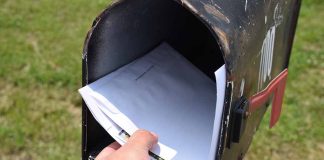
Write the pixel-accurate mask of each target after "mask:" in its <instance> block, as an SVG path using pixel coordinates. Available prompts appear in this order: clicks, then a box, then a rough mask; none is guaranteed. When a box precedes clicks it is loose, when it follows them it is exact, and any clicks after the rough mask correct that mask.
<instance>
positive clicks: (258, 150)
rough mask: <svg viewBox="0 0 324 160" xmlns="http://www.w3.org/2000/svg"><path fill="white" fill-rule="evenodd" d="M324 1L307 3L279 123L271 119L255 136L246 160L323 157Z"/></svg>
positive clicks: (299, 27) (299, 28) (297, 33)
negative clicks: (271, 124)
mask: <svg viewBox="0 0 324 160" xmlns="http://www.w3.org/2000/svg"><path fill="white" fill-rule="evenodd" d="M323 17H324V1H311V0H308V1H304V2H303V6H302V9H301V13H300V19H299V23H298V28H297V32H296V37H295V42H294V48H293V51H292V57H291V60H290V66H289V78H288V84H287V89H286V92H285V99H284V105H283V111H282V115H281V118H280V121H279V122H278V124H277V125H276V126H275V127H274V128H273V129H268V124H269V119H270V118H269V115H270V112H269V111H268V112H267V114H266V117H265V118H264V119H263V122H262V124H261V126H260V128H259V131H258V132H257V133H256V135H255V137H254V140H253V143H252V146H251V147H250V150H249V152H248V154H247V159H251V160H254V159H265V160H268V159H269V160H270V159H271V160H276V159H278V160H279V159H308V160H317V159H322V158H323V157H324V117H323V116H324V108H323V107H324V99H323V98H324V81H323V78H324V21H323Z"/></svg>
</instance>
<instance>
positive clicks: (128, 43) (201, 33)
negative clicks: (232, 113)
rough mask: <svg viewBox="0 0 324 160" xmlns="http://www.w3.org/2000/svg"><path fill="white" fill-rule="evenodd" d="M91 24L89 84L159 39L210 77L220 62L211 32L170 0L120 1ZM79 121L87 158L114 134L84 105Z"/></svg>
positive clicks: (87, 66) (87, 68)
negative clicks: (81, 125)
mask: <svg viewBox="0 0 324 160" xmlns="http://www.w3.org/2000/svg"><path fill="white" fill-rule="evenodd" d="M95 25H96V27H94V30H93V32H92V34H91V37H90V39H89V41H88V44H87V47H86V51H87V60H86V62H84V63H85V65H84V67H86V70H87V73H88V75H87V77H85V78H84V79H88V83H91V82H93V81H95V80H97V79H99V78H101V77H103V76H104V75H106V74H108V73H110V72H112V71H114V70H116V69H118V68H119V67H121V66H123V65H125V64H128V63H130V62H131V61H133V60H135V59H136V58H139V57H141V56H143V55H145V54H146V53H147V52H149V51H150V50H152V49H153V48H155V47H156V46H158V45H159V44H160V43H162V42H167V43H169V44H170V45H171V46H172V47H173V48H174V49H176V50H177V51H178V52H180V53H181V54H182V55H183V56H184V57H186V58H187V59H188V60H189V61H190V62H192V63H193V64H194V65H195V66H196V67H198V68H199V69H200V70H201V71H203V72H204V73H205V74H206V75H208V76H209V77H210V78H211V79H215V77H214V72H215V70H216V69H217V68H218V67H220V66H221V65H222V64H224V62H223V58H222V54H221V51H220V48H219V45H218V43H217V39H216V38H215V36H214V34H213V33H212V32H211V31H210V30H209V28H207V27H206V25H205V24H204V23H203V22H202V21H200V19H199V18H197V17H196V16H195V15H194V14H193V13H191V12H189V11H188V10H187V9H186V8H185V7H183V6H181V5H180V4H179V3H178V2H176V1H174V0H124V1H121V2H119V3H117V4H115V5H114V6H113V7H111V8H110V9H108V10H106V11H105V12H103V13H102V14H101V15H100V16H99V21H98V23H97V24H95ZM84 76H86V75H84ZM215 96H216V95H215ZM83 125H84V127H83V153H84V154H83V158H84V159H86V158H88V156H89V154H94V155H95V154H96V153H97V151H100V150H101V149H102V148H103V147H104V146H106V145H108V144H109V143H111V142H112V141H113V139H112V138H111V137H110V136H109V135H108V133H107V132H106V131H105V130H104V129H102V128H101V126H100V125H99V124H98V123H97V122H96V121H95V120H94V118H93V117H92V115H91V113H90V112H89V110H87V108H86V106H85V105H84V110H83Z"/></svg>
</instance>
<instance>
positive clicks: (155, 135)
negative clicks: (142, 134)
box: [151, 132, 159, 139]
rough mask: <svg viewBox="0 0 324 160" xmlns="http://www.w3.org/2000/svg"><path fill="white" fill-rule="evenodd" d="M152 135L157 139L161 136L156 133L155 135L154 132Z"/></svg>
mask: <svg viewBox="0 0 324 160" xmlns="http://www.w3.org/2000/svg"><path fill="white" fill-rule="evenodd" d="M151 134H152V135H153V136H154V137H155V138H156V139H158V138H159V136H158V135H157V134H156V133H154V132H151Z"/></svg>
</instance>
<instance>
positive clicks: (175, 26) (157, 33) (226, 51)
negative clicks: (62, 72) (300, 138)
mask: <svg viewBox="0 0 324 160" xmlns="http://www.w3.org/2000/svg"><path fill="white" fill-rule="evenodd" d="M299 8H300V0H295V1H284V0H277V1H255V0H252V1H250V0H249V1H248V0H246V1H234V0H229V1H214V0H119V1H117V2H115V3H113V4H112V5H111V6H110V7H108V9H106V10H105V11H103V12H102V13H101V14H100V15H99V16H98V17H97V18H96V20H95V21H94V23H93V27H92V29H91V30H90V31H89V33H88V36H87V38H86V41H85V46H84V51H83V57H82V60H83V76H82V77H83V85H87V84H89V83H91V82H94V81H95V80H97V79H99V78H101V77H103V76H105V75H107V74H109V73H111V72H113V71H115V70H116V69H118V68H120V67H121V66H124V65H126V64H128V63H130V62H131V61H133V60H134V59H136V58H139V57H141V56H143V55H144V54H146V53H147V52H148V51H150V50H152V49H153V48H154V47H156V46H157V45H159V44H160V43H161V42H167V43H168V44H170V45H171V46H172V47H173V48H174V49H176V50H177V51H179V52H180V53H181V54H182V55H183V56H184V57H185V58H186V59H188V60H189V61H190V62H191V63H192V64H194V65H195V66H196V67H197V68H199V69H200V70H201V71H202V72H204V73H205V74H206V75H208V76H209V77H210V78H211V79H215V76H214V72H215V70H217V69H218V68H219V67H221V66H223V65H225V66H226V90H225V99H224V106H223V111H222V113H221V115H222V117H221V124H220V127H221V129H220V133H219V138H218V143H217V145H216V147H217V151H216V153H215V158H216V159H239V158H241V157H242V156H243V155H244V154H245V153H246V151H247V149H248V146H249V144H250V142H251V140H252V137H253V134H254V132H255V128H256V127H257V126H258V125H259V123H260V121H261V119H262V117H263V114H264V112H265V111H266V107H265V106H266V103H267V102H269V101H270V100H271V98H272V97H274V98H273V102H274V104H275V105H276V106H273V109H272V114H273V115H272V122H273V124H274V123H275V122H276V121H277V120H278V117H279V115H280V107H281V102H282V96H283V90H284V82H285V79H286V76H287V67H288V62H289V55H290V52H291V47H292V43H293V37H294V31H295V28H296V22H297V18H298V12H299ZM273 94H274V96H271V95H273ZM242 99H245V100H246V101H245V102H244V106H243V108H238V107H237V104H238V103H242V101H241V100H242ZM82 113H83V114H82V126H83V127H82V134H83V135H82V159H84V160H86V159H91V157H95V156H96V155H97V154H98V152H99V151H101V149H102V148H103V147H105V146H107V145H108V144H110V143H111V142H113V141H114V140H113V138H112V137H111V136H110V135H109V134H108V133H107V132H106V131H105V130H104V129H103V128H102V127H101V126H100V125H99V124H98V123H97V122H96V120H95V119H94V118H93V117H92V115H91V113H90V111H89V110H88V109H87V106H86V105H85V104H84V103H83V112H82ZM233 113H234V114H233ZM236 115H239V116H240V117H237V116H236ZM235 116H236V118H235ZM242 116H243V117H244V118H243V117H242ZM243 121H244V122H243ZM240 124H244V126H243V127H242V126H241V125H240ZM273 124H272V125H273ZM235 131H236V132H240V133H234V132H235ZM243 131H244V132H243ZM233 137H235V138H233Z"/></svg>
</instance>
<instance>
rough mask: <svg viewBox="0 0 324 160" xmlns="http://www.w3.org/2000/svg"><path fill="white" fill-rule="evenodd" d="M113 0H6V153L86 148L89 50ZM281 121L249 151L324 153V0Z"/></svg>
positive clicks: (306, 11)
mask: <svg viewBox="0 0 324 160" xmlns="http://www.w3.org/2000/svg"><path fill="white" fill-rule="evenodd" d="M109 2H110V1H109V0H92V1H88V0H59V1H53V0H52V1H51V0H27V1H26V0H0V6H1V8H0V159H1V160H6V159H10V160H12V159H19V160H31V159H32V160H34V159H35V160H43V159H46V160H47V159H48V160H52V159H53V160H56V159H80V156H81V153H80V152H81V148H80V146H81V99H80V97H79V95H78V93H77V89H78V88H79V87H80V86H81V53H82V47H83V41H84V38H85V36H86V32H87V31H88V29H89V28H90V26H91V23H92V21H93V19H94V18H95V17H96V15H98V14H99V13H100V11H101V10H103V9H104V8H105V7H106V6H107V5H108V4H109ZM290 63H291V65H290V75H289V81H288V86H287V90H286V95H285V101H284V103H285V104H284V108H283V112H282V116H281V120H280V122H279V123H278V124H277V126H276V127H275V128H274V129H271V130H269V129H268V128H267V127H268V124H269V113H267V115H266V117H265V118H264V121H263V122H262V125H261V127H260V129H259V131H258V132H257V134H256V136H255V138H254V141H253V144H252V146H251V148H250V150H249V152H248V154H247V158H246V159H249V160H256V159H265V160H267V159H271V160H272V159H274V160H277V159H278V160H279V159H314V160H315V159H323V158H324V108H323V107H324V81H323V80H322V79H323V78H324V1H323V0H304V1H303V6H302V10H301V14H300V19H299V24H298V29H297V34H296V38H295V43H294V48H293V52H292V57H291V61H290Z"/></svg>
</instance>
